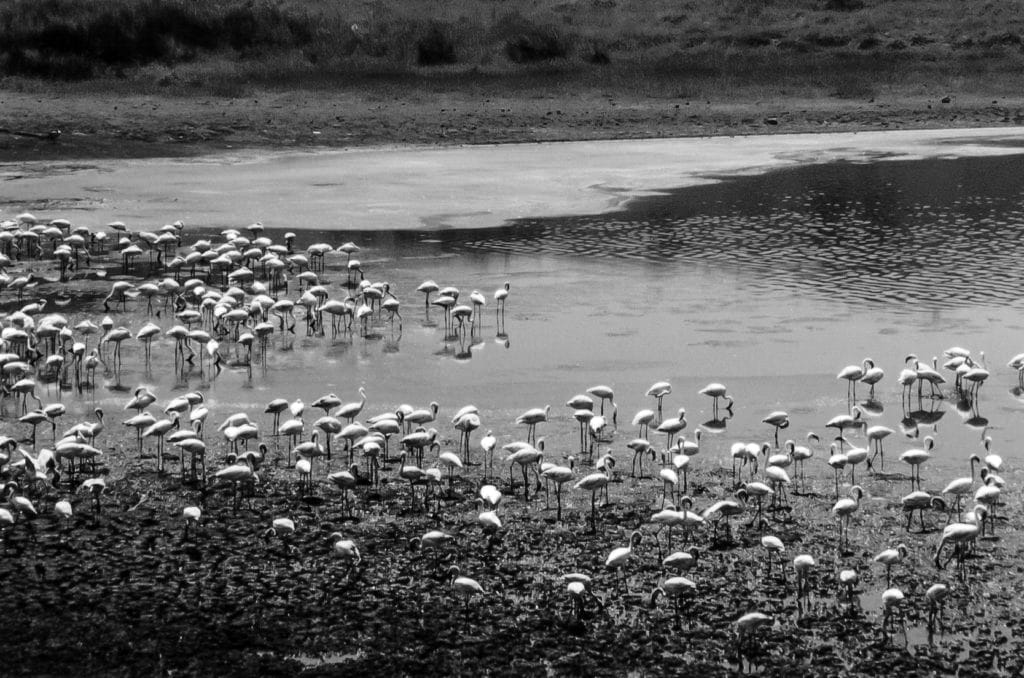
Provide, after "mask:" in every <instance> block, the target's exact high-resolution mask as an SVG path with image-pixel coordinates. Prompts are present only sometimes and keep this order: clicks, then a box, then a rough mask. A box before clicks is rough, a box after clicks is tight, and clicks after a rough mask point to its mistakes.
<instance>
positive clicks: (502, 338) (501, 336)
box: [494, 331, 509, 348]
mask: <svg viewBox="0 0 1024 678" xmlns="http://www.w3.org/2000/svg"><path fill="white" fill-rule="evenodd" d="M494 343H495V344H501V345H503V346H504V347H505V348H508V347H509V341H508V333H507V332H504V331H502V332H498V333H497V334H495V335H494Z"/></svg>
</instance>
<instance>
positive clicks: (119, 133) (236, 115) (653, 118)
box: [0, 86, 1024, 162]
mask: <svg viewBox="0 0 1024 678" xmlns="http://www.w3.org/2000/svg"><path fill="white" fill-rule="evenodd" d="M1022 121H1024V96H1018V97H1013V98H1006V97H1003V96H997V97H993V96H986V95H984V94H976V95H959V96H956V97H947V96H946V95H945V93H944V92H935V93H934V94H933V95H914V96H902V95H879V96H875V97H872V98H865V99H863V100H855V99H844V98H835V97H833V98H816V99H803V98H778V97H776V98H770V99H764V100H759V99H748V100H737V99H734V100H731V101H728V102H726V101H708V100H695V99H690V98H685V97H678V98H677V97H672V96H668V95H666V96H651V95H647V94H640V95H636V94H632V93H629V92H622V91H608V90H601V89H586V90H576V89H572V90H567V89H565V88H562V90H561V91H559V90H558V89H557V88H554V87H545V88H540V89H536V90H522V91H511V92H504V93H502V92H498V91H491V88H489V87H488V88H483V89H480V90H476V89H473V88H466V89H462V90H458V91H452V90H450V89H447V88H439V87H429V86H420V87H417V88H413V89H412V90H411V91H409V90H406V89H403V90H402V91H398V90H390V91H389V90H388V89H387V88H361V89H359V91H353V92H346V91H341V92H338V91H333V92H328V93H323V92H313V91H298V92H286V91H272V92H257V93H252V94H251V95H248V96H245V97H236V98H225V97H215V96H196V97H171V96H163V95H132V94H126V95H112V94H110V93H106V92H100V91H89V92H85V93H83V92H77V91H75V92H66V91H62V92H57V93H44V92H41V91H23V92H12V91H8V92H5V93H3V94H2V95H0V129H3V130H5V131H4V132H3V133H0V161H3V162H16V161H20V160H61V159H83V158H118V157H126V158H137V157H160V156H190V155H199V154H203V153H207V152H210V151H219V150H225V149H239V148H274V149H282V148H306V147H327V148H342V147H352V146H366V145H388V144H428V145H448V144H482V143H515V142H534V141H565V140H582V139H613V138H651V137H678V136H704V135H721V134H776V133H778V134H782V133H792V132H813V131H854V130H878V129H897V128H905V129H906V128H936V127H978V126H993V125H1017V124H1020V123H1021V122H1022ZM53 130H60V135H59V136H57V137H56V139H51V138H49V137H50V136H51V135H49V133H50V132H51V131H53Z"/></svg>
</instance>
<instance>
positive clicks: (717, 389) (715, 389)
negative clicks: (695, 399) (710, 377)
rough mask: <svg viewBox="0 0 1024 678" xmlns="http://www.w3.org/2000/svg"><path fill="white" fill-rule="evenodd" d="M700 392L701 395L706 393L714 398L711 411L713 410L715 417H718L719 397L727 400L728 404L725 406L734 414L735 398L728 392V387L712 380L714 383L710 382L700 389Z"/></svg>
mask: <svg viewBox="0 0 1024 678" xmlns="http://www.w3.org/2000/svg"><path fill="white" fill-rule="evenodd" d="M699 393H700V394H701V395H706V396H708V397H709V398H714V400H713V401H712V405H711V411H712V412H713V417H714V418H715V419H718V400H719V399H722V400H725V401H726V403H727V404H726V406H725V409H726V410H727V411H728V412H729V413H730V414H732V405H733V398H732V396H731V395H729V394H728V393H726V388H725V386H724V385H723V384H719V383H718V382H712V383H710V384H708V385H707V386H705V387H704V388H702V389H701V390H700V391H699Z"/></svg>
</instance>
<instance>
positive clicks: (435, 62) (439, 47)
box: [416, 23, 458, 66]
mask: <svg viewBox="0 0 1024 678" xmlns="http://www.w3.org/2000/svg"><path fill="white" fill-rule="evenodd" d="M456 61H458V58H457V57H456V54H455V44H454V41H453V40H452V37H451V34H450V31H449V29H448V28H446V27H444V26H442V25H440V24H436V23H433V24H431V25H430V27H429V28H428V29H427V32H426V34H425V35H424V36H423V37H421V38H420V39H419V41H417V43H416V63H417V64H419V65H420V66H440V65H444V64H454V63H455V62H456Z"/></svg>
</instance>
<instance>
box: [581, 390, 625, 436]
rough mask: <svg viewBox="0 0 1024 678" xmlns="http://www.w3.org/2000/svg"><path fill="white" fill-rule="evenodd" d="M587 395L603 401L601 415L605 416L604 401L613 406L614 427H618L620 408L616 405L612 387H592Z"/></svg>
mask: <svg viewBox="0 0 1024 678" xmlns="http://www.w3.org/2000/svg"><path fill="white" fill-rule="evenodd" d="M587 393H589V394H591V395H593V396H596V397H598V398H600V399H601V415H604V401H606V400H607V401H608V402H609V404H610V405H611V406H612V426H618V423H617V422H618V415H619V406H618V405H616V404H615V392H614V391H613V390H612V388H611V387H610V386H604V385H603V384H602V385H599V386H591V387H590V388H588V389H587Z"/></svg>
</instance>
